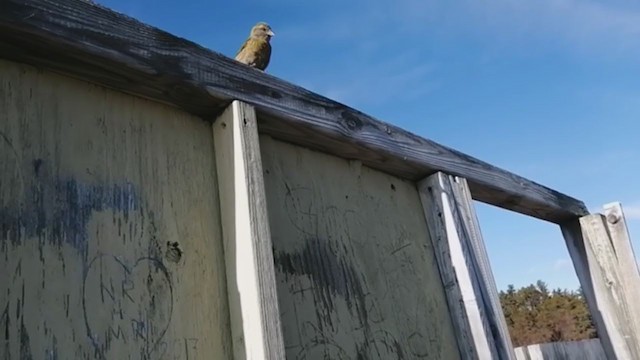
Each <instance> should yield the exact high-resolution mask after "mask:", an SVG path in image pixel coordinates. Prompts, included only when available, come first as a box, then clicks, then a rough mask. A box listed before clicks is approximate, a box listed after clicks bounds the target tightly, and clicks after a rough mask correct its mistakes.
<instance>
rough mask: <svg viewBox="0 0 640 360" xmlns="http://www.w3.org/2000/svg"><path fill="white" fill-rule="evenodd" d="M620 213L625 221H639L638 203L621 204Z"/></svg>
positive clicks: (639, 204) (639, 210) (639, 209)
mask: <svg viewBox="0 0 640 360" xmlns="http://www.w3.org/2000/svg"><path fill="white" fill-rule="evenodd" d="M622 211H624V217H625V219H626V220H640V203H635V204H631V205H624V204H622Z"/></svg>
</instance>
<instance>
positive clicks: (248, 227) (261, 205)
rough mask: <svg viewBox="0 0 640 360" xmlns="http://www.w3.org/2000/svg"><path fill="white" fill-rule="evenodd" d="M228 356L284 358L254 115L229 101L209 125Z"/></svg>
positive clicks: (244, 106) (248, 108)
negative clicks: (222, 262) (228, 315)
mask: <svg viewBox="0 0 640 360" xmlns="http://www.w3.org/2000/svg"><path fill="white" fill-rule="evenodd" d="M213 136H214V141H215V153H216V168H217V169H218V170H217V172H218V181H219V189H220V208H221V209H220V210H221V211H220V212H221V217H222V232H223V234H222V235H223V239H224V252H225V262H226V267H227V289H228V296H229V308H230V309H229V310H230V313H231V331H232V336H233V353H234V359H236V360H241V359H250V360H263V359H267V360H281V359H284V358H285V355H284V354H285V353H284V342H283V338H282V328H281V325H280V312H279V310H278V299H277V293H276V281H275V269H274V265H273V252H272V251H273V250H272V247H271V233H270V229H269V221H268V217H267V204H266V197H265V189H264V179H263V175H262V161H261V157H260V144H259V140H258V130H257V123H256V115H255V111H254V109H253V107H251V106H250V105H247V104H244V103H242V102H239V101H234V102H233V103H232V104H231V105H230V106H229V107H228V108H227V109H226V110H225V112H224V113H223V114H222V115H220V117H219V118H218V119H217V120H216V122H215V123H214V125H213Z"/></svg>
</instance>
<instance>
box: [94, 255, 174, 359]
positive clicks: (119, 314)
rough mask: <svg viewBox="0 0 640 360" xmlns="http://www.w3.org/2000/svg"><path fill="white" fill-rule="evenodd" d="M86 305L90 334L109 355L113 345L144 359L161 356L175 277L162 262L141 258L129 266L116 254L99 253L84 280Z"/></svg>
mask: <svg viewBox="0 0 640 360" xmlns="http://www.w3.org/2000/svg"><path fill="white" fill-rule="evenodd" d="M82 305H83V306H82V307H83V313H84V317H85V323H86V327H87V333H88V335H89V336H90V337H91V340H92V343H93V345H94V346H95V347H96V350H98V351H101V352H104V353H105V356H106V357H107V358H110V357H109V356H108V354H109V351H110V350H111V348H112V347H113V348H116V349H117V351H118V352H121V351H122V350H123V348H126V349H127V350H126V353H129V354H142V359H152V358H158V357H159V356H158V350H159V349H160V348H159V346H158V345H159V344H160V341H161V340H163V337H164V335H165V333H166V332H167V329H168V327H169V324H170V322H171V315H172V313H173V290H172V286H171V279H170V277H169V273H168V271H167V269H166V268H165V266H164V264H163V263H162V261H160V260H158V259H154V258H140V259H137V260H136V261H134V262H132V263H129V264H127V263H126V262H125V261H124V260H122V259H119V258H117V257H115V256H111V255H99V256H97V257H95V258H94V259H93V260H92V261H91V263H90V265H89V271H88V272H87V275H86V277H85V279H84V286H83V301H82ZM153 355H155V356H153Z"/></svg>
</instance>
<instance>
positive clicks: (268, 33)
mask: <svg viewBox="0 0 640 360" xmlns="http://www.w3.org/2000/svg"><path fill="white" fill-rule="evenodd" d="M267 35H269V36H276V34H275V33H274V32H273V31H272V30H269V31H268V32H267Z"/></svg>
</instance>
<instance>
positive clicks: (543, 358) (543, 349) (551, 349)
mask: <svg viewBox="0 0 640 360" xmlns="http://www.w3.org/2000/svg"><path fill="white" fill-rule="evenodd" d="M515 352H516V359H517V360H607V356H606V355H605V353H604V349H603V348H602V345H601V344H600V339H589V340H581V341H564V342H555V343H547V344H536V345H528V346H520V347H517V348H516V349H515Z"/></svg>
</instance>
